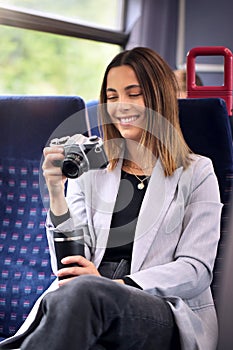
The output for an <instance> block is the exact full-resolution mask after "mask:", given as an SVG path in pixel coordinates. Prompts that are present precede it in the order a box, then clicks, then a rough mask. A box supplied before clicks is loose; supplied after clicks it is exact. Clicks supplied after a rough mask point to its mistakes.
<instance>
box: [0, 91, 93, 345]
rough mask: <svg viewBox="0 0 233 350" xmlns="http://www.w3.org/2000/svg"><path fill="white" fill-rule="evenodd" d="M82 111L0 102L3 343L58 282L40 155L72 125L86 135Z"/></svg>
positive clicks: (69, 102) (79, 103) (58, 102)
mask: <svg viewBox="0 0 233 350" xmlns="http://www.w3.org/2000/svg"><path fill="white" fill-rule="evenodd" d="M84 108H85V104H84V101H83V100H82V99H81V98H80V97H76V96H0V125H1V130H2V132H1V138H0V252H1V261H0V338H2V339H3V338H7V337H9V336H11V335H13V334H14V333H15V332H16V331H17V330H18V328H19V327H20V326H21V324H22V323H23V321H24V320H25V318H26V317H27V315H28V313H29V311H30V310H31V308H32V306H33V304H34V302H35V301H36V299H37V298H38V297H39V296H40V295H41V294H42V293H43V291H44V290H45V289H47V287H48V286H49V285H50V284H51V282H52V281H53V279H54V276H53V274H52V271H51V268H50V257H49V250H48V247H47V239H46V235H45V229H44V221H45V216H46V205H47V206H48V202H47V200H48V197H46V192H44V198H43V201H42V197H41V183H40V175H41V170H40V167H41V164H40V162H41V157H42V150H43V147H44V146H45V145H46V143H47V142H48V140H49V139H51V138H52V137H60V136H64V134H67V133H69V132H71V131H72V132H74V131H75V129H74V127H73V124H74V123H75V126H76V131H77V132H81V133H84V134H85V133H86V131H87V125H86V119H85V112H84ZM68 120H71V125H72V128H71V131H70V130H69V124H70V123H68ZM65 121H66V123H65ZM42 186H43V185H42Z"/></svg>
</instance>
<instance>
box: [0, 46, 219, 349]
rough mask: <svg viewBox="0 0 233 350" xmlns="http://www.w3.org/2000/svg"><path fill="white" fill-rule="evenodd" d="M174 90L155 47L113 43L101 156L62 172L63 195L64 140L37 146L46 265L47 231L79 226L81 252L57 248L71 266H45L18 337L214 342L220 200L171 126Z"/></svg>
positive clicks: (194, 345)
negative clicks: (45, 276) (71, 174)
mask: <svg viewBox="0 0 233 350" xmlns="http://www.w3.org/2000/svg"><path fill="white" fill-rule="evenodd" d="M176 96H177V84H176V80H175V77H174V74H173V72H172V70H171V69H170V68H169V67H168V65H167V64H166V63H165V62H164V60H163V59H162V58H161V57H160V56H159V55H158V54H157V53H155V52H153V51H152V50H150V49H148V48H140V47H139V48H134V49H132V50H129V51H124V52H121V53H120V54H118V55H117V56H116V57H115V58H114V59H113V60H112V62H111V63H110V64H109V66H108V67H107V69H106V72H105V75H104V79H103V84H102V88H101V94H100V102H101V103H100V106H101V111H100V115H101V118H102V130H103V138H104V144H105V149H106V152H107V154H108V158H109V166H108V168H107V169H103V170H95V171H89V172H86V173H85V174H83V175H81V176H80V177H79V178H78V179H75V180H69V181H68V190H67V196H66V198H65V196H64V184H65V181H66V179H65V177H64V175H62V173H61V169H60V168H59V167H57V166H55V161H56V162H57V160H59V161H62V160H63V159H64V151H63V148H62V147H54V146H53V147H48V148H45V150H44V156H45V160H44V164H43V170H44V176H45V179H46V183H47V186H48V190H49V195H50V213H49V215H48V220H47V233H48V240H49V244H50V249H51V255H52V264H53V267H54V270H55V271H56V269H57V265H56V257H55V253H54V243H53V235H54V232H57V233H59V232H62V233H64V232H73V231H75V229H77V228H79V227H83V226H85V227H88V234H87V235H86V236H85V257H83V256H80V255H76V256H68V257H66V258H64V259H63V260H62V263H63V264H64V265H66V264H71V263H76V264H77V266H72V267H65V268H63V269H60V270H59V271H56V273H57V275H58V277H59V286H60V287H59V288H58V289H57V290H56V291H54V292H51V293H48V294H47V295H46V296H45V297H44V298H43V300H42V302H41V304H40V308H39V312H38V315H37V320H36V322H34V324H33V325H32V326H31V329H30V330H29V331H28V333H27V334H26V336H24V337H23V338H21V340H19V341H18V343H16V344H17V345H18V344H19V342H22V339H23V343H22V345H21V349H30V350H31V349H33V350H37V349H40V350H41V349H50V350H53V349H54V350H55V349H56V350H59V349H62V350H63V349H64V348H67V349H82V350H84V349H111V350H113V349H117V350H121V349H134V350H137V349H146V350H150V349H163V350H166V349H180V348H181V349H185V350H194V349H203V350H214V349H215V348H216V342H217V321H216V314H215V308H214V303H213V300H212V295H211V291H210V283H211V279H212V269H213V265H214V260H215V256H216V250H217V244H218V240H219V231H220V215H221V207H222V205H221V203H220V198H219V190H218V184H217V180H216V177H215V174H214V171H213V167H212V164H211V161H210V160H209V159H207V158H205V157H201V156H198V155H194V154H192V153H191V152H190V150H189V148H188V146H187V145H186V143H185V141H184V139H183V137H182V134H181V131H180V127H179V121H178V106H177V97H176ZM80 140H81V142H85V139H82V137H80ZM81 142H80V141H79V143H81ZM77 276H78V277H77ZM6 346H7V345H6ZM8 346H9V345H8ZM7 348H8V349H9V347H3V348H2V349H7Z"/></svg>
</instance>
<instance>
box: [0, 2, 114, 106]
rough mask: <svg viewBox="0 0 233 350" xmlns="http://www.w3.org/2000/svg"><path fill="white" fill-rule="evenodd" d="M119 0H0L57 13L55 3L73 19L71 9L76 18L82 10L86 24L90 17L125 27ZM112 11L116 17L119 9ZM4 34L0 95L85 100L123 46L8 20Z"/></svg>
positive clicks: (96, 91)
mask: <svg viewBox="0 0 233 350" xmlns="http://www.w3.org/2000/svg"><path fill="white" fill-rule="evenodd" d="M120 2H121V1H118V0H114V1H111V2H109V1H106V0H98V1H96V0H89V1H88V0H86V1H81V0H66V1H65V0H63V1H62V0H56V1H51V0H43V1H40V2H38V1H34V0H28V1H27V0H25V1H23V0H22V1H19V0H18V1H17V0H16V1H13V0H11V1H0V6H1V5H4V6H6V5H14V6H19V7H21V9H22V8H23V7H24V8H28V9H29V7H30V10H33V9H34V10H39V11H43V10H45V11H47V13H49V12H50V13H52V11H53V7H54V8H55V9H56V10H57V11H56V13H54V14H58V15H59V14H61V13H62V15H63V17H64V16H66V15H67V16H69V18H71V14H73V17H74V16H75V14H76V13H78V14H79V15H80V16H81V17H80V18H82V19H83V20H85V21H86V24H87V21H89V23H88V24H90V23H91V22H92V23H91V24H92V25H93V23H95V24H97V25H98V24H99V27H100V25H101V27H103V28H104V27H108V28H110V23H118V24H117V25H118V28H117V29H119V30H120V27H119V26H120V25H119V11H117V8H116V6H117V3H118V4H119V3H120ZM114 4H115V6H114ZM94 5H95V6H94ZM112 10H114V11H115V17H116V18H114V12H113V13H112V15H110V12H111V11H112ZM118 10H119V9H118ZM53 12H54V11H53ZM84 15H85V16H86V17H85V16H84ZM88 16H89V17H88ZM75 18H76V19H77V18H79V17H78V16H77V17H75ZM80 23H82V21H81V22H80ZM83 23H84V22H83ZM111 29H113V28H111ZM114 29H116V26H115V27H114ZM0 37H1V41H0V43H1V44H0V46H1V55H0V75H1V79H0V94H32V95H79V96H81V97H83V98H84V100H85V101H88V100H91V99H96V98H98V97H99V91H100V86H101V82H102V78H103V74H104V71H105V68H106V66H107V64H108V63H109V62H110V61H111V59H112V58H113V57H114V56H115V55H116V54H117V53H118V52H119V51H120V50H121V48H120V46H118V45H113V44H107V43H101V42H97V41H93V40H85V39H77V38H71V37H67V36H61V35H55V34H49V33H43V32H38V31H33V30H26V29H20V28H15V27H10V26H3V25H0Z"/></svg>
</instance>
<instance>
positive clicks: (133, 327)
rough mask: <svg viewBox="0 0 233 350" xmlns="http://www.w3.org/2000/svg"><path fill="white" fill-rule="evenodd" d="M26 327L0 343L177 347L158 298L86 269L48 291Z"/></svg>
mask: <svg viewBox="0 0 233 350" xmlns="http://www.w3.org/2000/svg"><path fill="white" fill-rule="evenodd" d="M123 265H124V264H123ZM112 266H113V265H112ZM115 267H116V266H115ZM115 267H114V269H113V270H114V271H115V272H116V270H115ZM104 268H106V266H105V267H103V266H102V267H101V269H104ZM124 268H125V267H124ZM107 270H108V268H107ZM28 333H29V334H27V335H26V337H25V339H21V337H20V338H19V339H18V341H16V342H15V343H14V344H13V343H12V342H11V344H8V346H7V345H5V347H0V349H13V348H14V347H17V346H18V347H20V349H22V350H32V349H33V350H47V349H49V350H64V349H67V350H79V349H80V350H101V349H102V350H103V349H109V350H131V349H132V350H139V349H140V350H142V349H143V350H156V349H158V350H167V349H179V345H178V331H177V329H176V325H175V323H174V319H173V315H172V312H171V310H170V308H169V306H168V304H167V303H166V302H165V301H164V300H163V299H161V298H159V297H155V296H151V295H150V294H148V293H146V292H144V291H141V290H139V289H137V288H134V287H129V286H124V285H121V284H119V283H116V282H114V281H111V280H110V279H109V278H105V277H97V276H91V275H86V276H80V277H77V278H76V279H74V280H73V281H71V282H70V283H68V284H67V285H64V286H62V287H60V288H59V289H58V290H56V291H54V292H51V293H48V294H47V295H46V296H45V297H44V299H43V301H42V303H41V306H40V310H39V312H38V318H37V321H36V322H35V323H34V325H32V328H31V330H30V331H29V332H28ZM22 341H23V342H22ZM20 344H21V345H20Z"/></svg>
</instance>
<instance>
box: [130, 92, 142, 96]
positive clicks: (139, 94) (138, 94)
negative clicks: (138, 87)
mask: <svg viewBox="0 0 233 350" xmlns="http://www.w3.org/2000/svg"><path fill="white" fill-rule="evenodd" d="M141 95H142V93H141V92H138V93H131V94H129V96H130V97H138V96H141Z"/></svg>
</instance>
